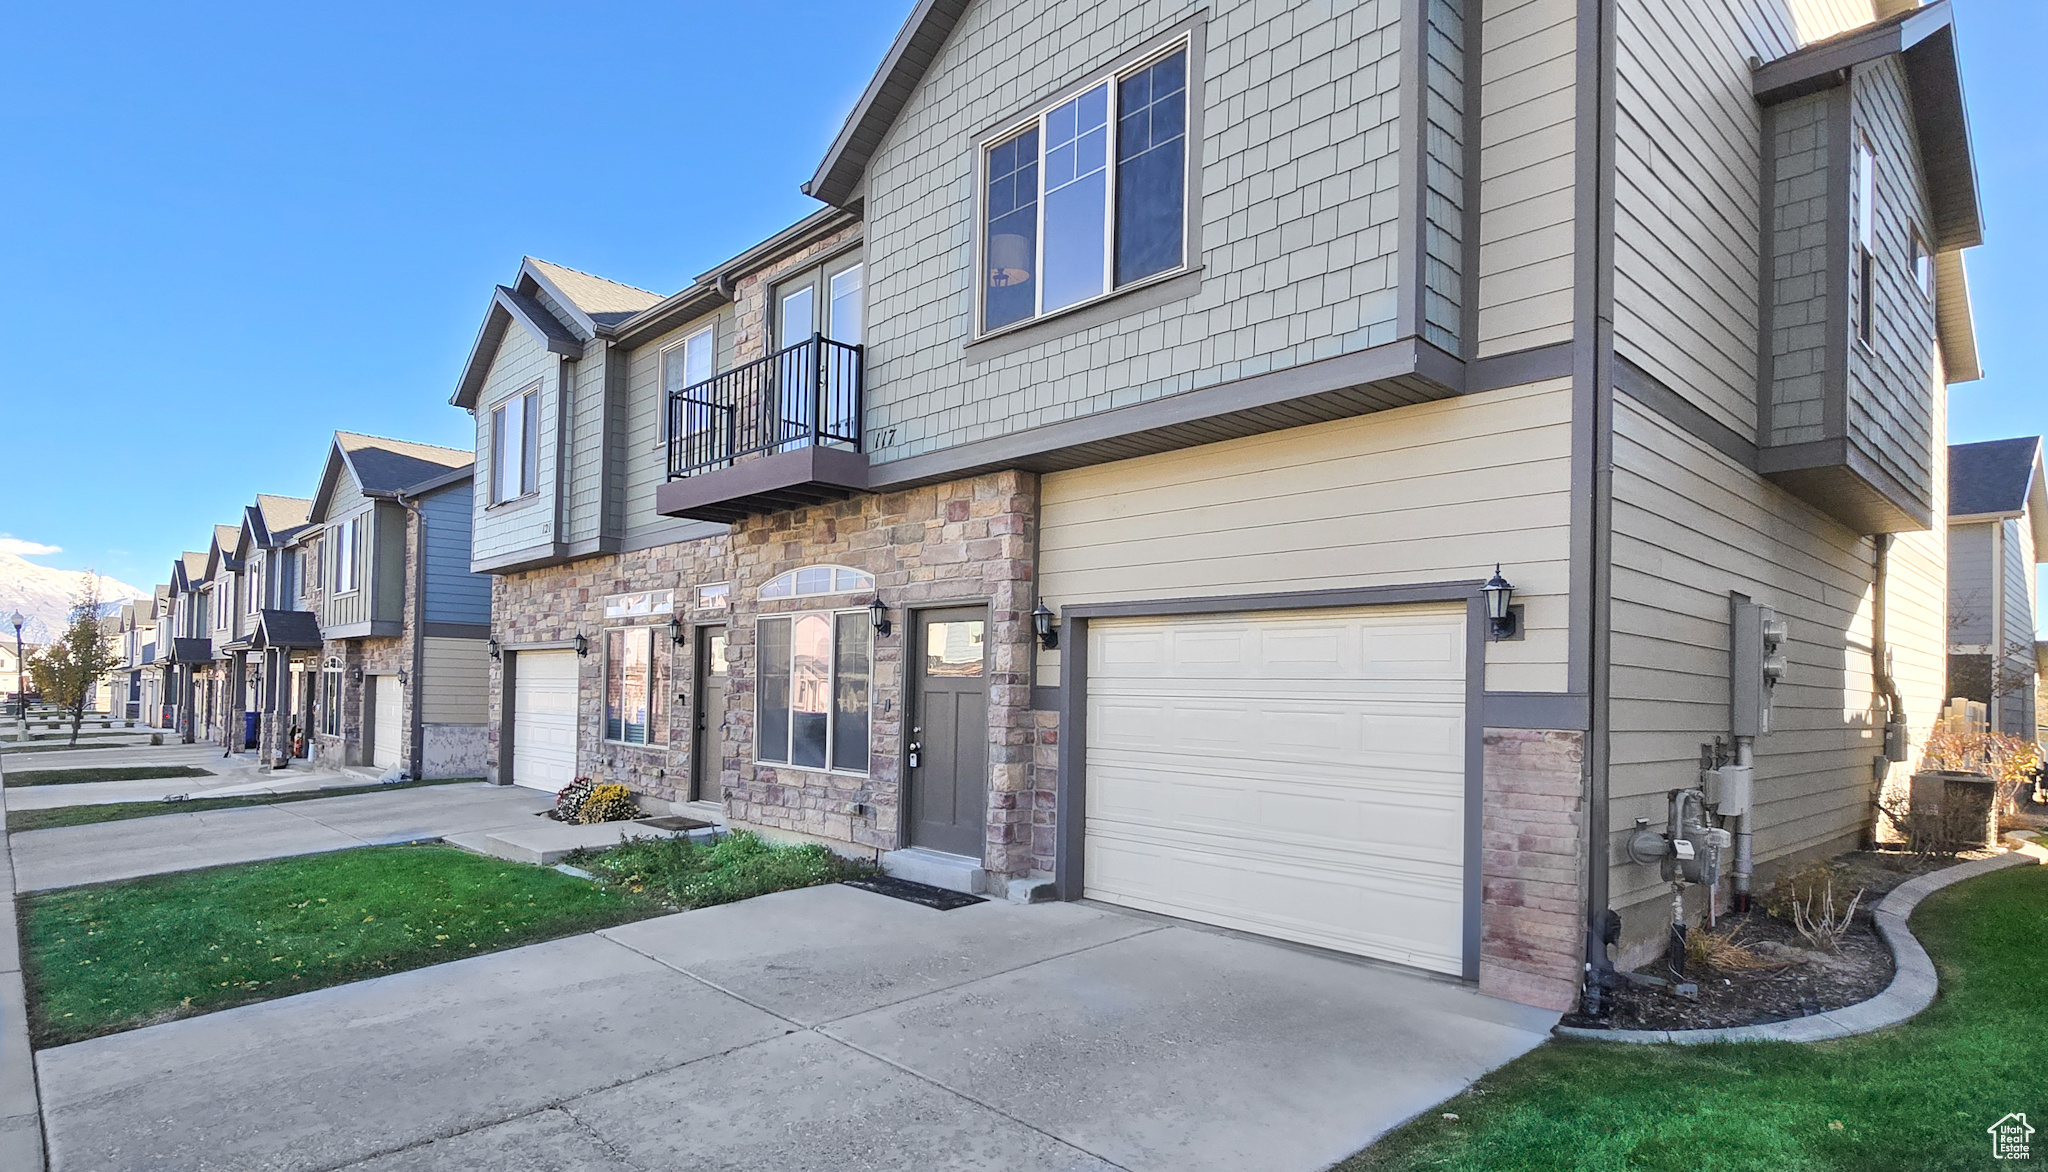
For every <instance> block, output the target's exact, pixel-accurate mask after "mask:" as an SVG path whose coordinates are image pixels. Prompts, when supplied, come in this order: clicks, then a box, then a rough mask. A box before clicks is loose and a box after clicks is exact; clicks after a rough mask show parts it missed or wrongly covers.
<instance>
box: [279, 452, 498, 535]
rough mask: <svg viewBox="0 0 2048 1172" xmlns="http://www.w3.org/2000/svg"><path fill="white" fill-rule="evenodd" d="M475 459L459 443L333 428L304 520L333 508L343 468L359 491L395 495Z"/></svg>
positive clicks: (316, 520) (320, 518)
mask: <svg viewBox="0 0 2048 1172" xmlns="http://www.w3.org/2000/svg"><path fill="white" fill-rule="evenodd" d="M474 462H475V456H474V455H473V454H472V453H470V452H467V451H464V450H462V449H460V448H444V447H441V446H439V445H437V444H421V443H414V442H412V441H411V440H397V439H388V438H386V437H384V436H375V435H359V434H357V433H355V432H352V431H337V432H335V433H334V443H333V445H332V446H331V447H329V448H328V450H327V463H326V465H325V467H323V468H322V470H321V472H320V487H319V489H318V490H317V491H316V492H315V493H314V494H313V499H312V501H311V504H310V508H309V509H308V510H307V523H308V524H314V525H318V524H324V523H325V522H326V521H327V519H328V517H329V516H330V515H331V514H332V513H333V511H334V506H335V497H336V496H337V495H338V493H339V489H340V485H341V476H342V473H343V472H347V474H348V475H349V476H350V477H351V478H352V479H353V480H354V482H355V486H356V489H357V490H358V491H359V492H361V493H362V494H363V495H364V496H368V497H395V496H397V495H399V494H400V493H404V492H410V491H412V490H413V489H415V488H418V487H419V486H421V485H423V484H427V483H429V482H439V481H444V480H446V479H448V478H449V477H450V476H451V475H452V474H456V473H461V474H465V475H466V474H467V473H468V470H469V468H470V466H471V464H473V463H474ZM458 478H459V477H458Z"/></svg>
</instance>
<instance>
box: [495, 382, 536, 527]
mask: <svg viewBox="0 0 2048 1172" xmlns="http://www.w3.org/2000/svg"><path fill="white" fill-rule="evenodd" d="M539 454H540V391H539V390H537V389H536V390H531V391H527V392H525V393H524V394H520V395H514V396H513V397H511V398H509V399H507V400H505V401H504V402H503V403H500V404H498V405H497V407H495V408H493V409H492V411H491V503H492V504H498V503H501V502H504V501H509V500H517V499H519V498H520V497H523V496H525V495H526V494H527V493H530V492H532V491H533V490H534V486H535V485H536V484H537V483H538V471H539V464H540V457H539Z"/></svg>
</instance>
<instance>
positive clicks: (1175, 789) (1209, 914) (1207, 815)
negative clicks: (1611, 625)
mask: <svg viewBox="0 0 2048 1172" xmlns="http://www.w3.org/2000/svg"><path fill="white" fill-rule="evenodd" d="M1087 739H1088V744H1087V762H1088V779H1087V802H1086V806H1087V831H1086V837H1087V845H1086V851H1087V855H1086V866H1085V871H1086V876H1085V880H1084V881H1085V884H1086V888H1087V894H1088V896H1089V897H1090V898H1093V899H1100V900H1104V901H1106V902H1109V903H1117V904H1123V905H1125V906H1128V907H1135V908H1141V909H1144V910H1147V911H1154V912H1160V913H1164V914H1166V915H1173V916H1182V917H1185V918H1187V919H1191V920H1200V921H1202V922H1204V923H1210V924H1218V925H1222V926H1224V927H1230V928H1238V929H1242V930H1245V931H1250V932H1258V933H1261V934H1264V935H1268V936H1278V937H1283V938H1285V939H1288V940H1296V941H1300V942H1303V943H1306V944H1314V945H1319V946H1321V947H1325V948H1333V949H1340V950H1342V951H1345V952H1352V953H1358V954H1361V955H1365V956H1373V957H1380V958H1383V959H1387V960H1393V961H1398V962H1401V963H1403V964H1412V965H1416V966H1419V967H1422V968H1428V969H1434V970H1437V971H1439V972H1447V973H1460V972H1462V971H1463V968H1464V947H1463V941H1464V922H1465V916H1464V904H1465V900H1464V878H1465V847H1464V840H1465V611H1464V608H1463V607H1459V608H1457V609H1456V610H1455V611H1453V610H1447V609H1443V608H1420V607H1375V608H1360V609H1347V610H1325V611H1277V612H1266V613H1255V614H1230V615H1213V616H1199V617H1176V618H1147V619H1117V620H1096V621H1094V622H1091V623H1090V624H1089V628H1088V728H1087Z"/></svg>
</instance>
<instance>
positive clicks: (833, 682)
mask: <svg viewBox="0 0 2048 1172" xmlns="http://www.w3.org/2000/svg"><path fill="white" fill-rule="evenodd" d="M754 638H755V642H754V646H755V650H756V655H757V656H758V658H759V670H758V675H759V682H758V684H757V686H756V690H755V694H754V698H755V710H754V717H755V719H754V729H755V748H754V757H755V759H756V760H758V761H762V762H767V763H773V764H784V765H794V766H799V767H803V768H807V769H828V770H834V771H839V772H846V773H866V772H867V769H868V727H869V713H868V703H869V692H870V685H871V683H872V680H873V675H874V626H873V620H871V619H870V618H869V617H868V613H867V611H866V610H865V609H863V610H842V611H803V612H800V613H797V614H786V615H772V616H767V615H764V616H762V617H761V618H759V619H757V620H755V625H754Z"/></svg>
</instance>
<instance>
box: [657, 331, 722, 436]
mask: <svg viewBox="0 0 2048 1172" xmlns="http://www.w3.org/2000/svg"><path fill="white" fill-rule="evenodd" d="M717 342H718V330H717V328H716V327H715V326H705V327H704V328H703V329H701V330H698V331H697V332H696V333H694V334H691V335H690V336H689V337H687V338H684V339H683V340H682V341H680V342H677V343H675V344H674V345H672V346H669V347H667V348H666V349H664V350H662V352H661V401H662V402H663V403H667V402H669V401H670V400H669V396H670V395H673V394H675V393H676V392H677V391H681V390H685V389H687V388H690V387H694V386H696V385H697V384H698V383H702V382H709V381H710V380H711V376H712V375H713V374H715V373H717V369H718V349H717ZM669 414H670V413H669V412H668V411H663V412H662V413H661V426H662V438H664V439H666V438H667V435H668V427H669V422H670V420H669ZM710 421H711V408H710V406H709V403H708V400H707V401H706V402H705V403H684V404H683V430H685V431H689V432H697V431H702V430H703V429H704V428H706V427H708V426H710Z"/></svg>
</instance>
